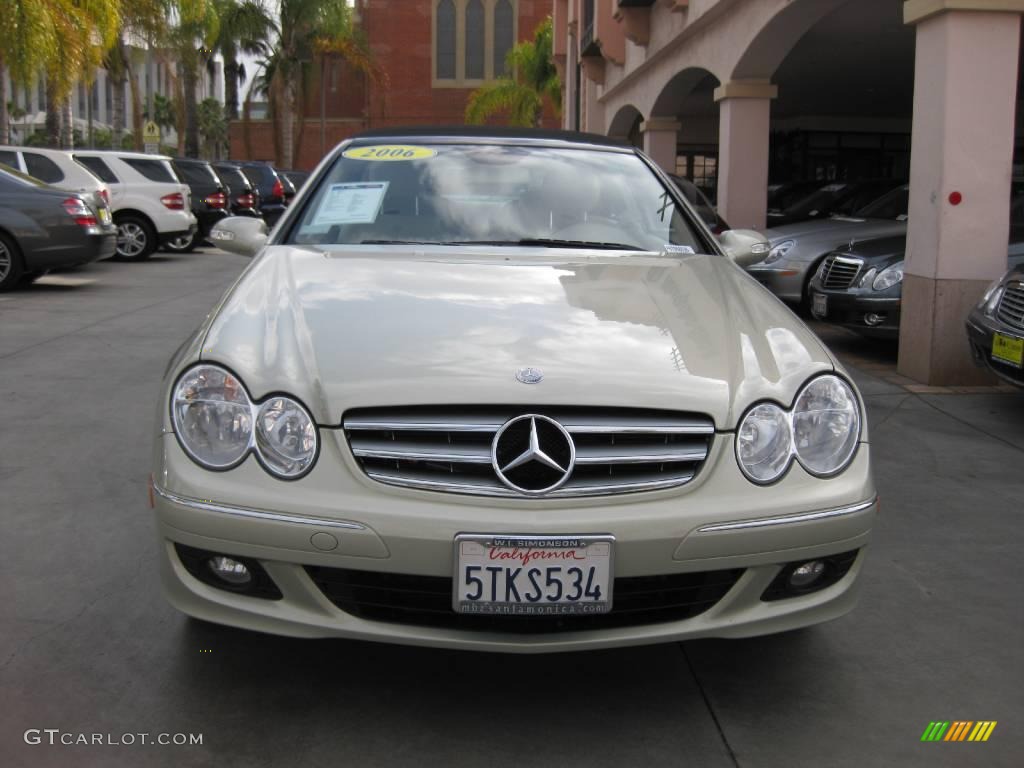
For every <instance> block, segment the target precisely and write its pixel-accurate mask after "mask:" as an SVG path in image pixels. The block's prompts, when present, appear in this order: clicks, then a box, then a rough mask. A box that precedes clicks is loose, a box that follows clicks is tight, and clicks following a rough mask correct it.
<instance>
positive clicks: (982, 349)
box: [966, 257, 1024, 387]
mask: <svg viewBox="0 0 1024 768" xmlns="http://www.w3.org/2000/svg"><path fill="white" fill-rule="evenodd" d="M1011 260H1012V257H1011ZM966 326H967V340H968V342H969V343H970V345H971V356H972V357H973V358H974V362H975V364H976V365H978V366H981V367H986V368H988V369H989V370H990V371H992V372H993V373H994V374H996V375H997V376H999V377H1000V378H1001V379H1003V380H1005V381H1008V382H1010V383H1011V384H1016V385H1017V386H1018V387H1024V257H1022V258H1020V259H1019V260H1018V263H1017V264H1016V265H1015V266H1012V267H1010V269H1009V270H1008V271H1007V272H1006V274H1005V275H1003V276H1002V277H1001V278H999V279H998V280H996V281H995V282H994V283H992V285H990V286H989V288H988V290H987V291H985V294H984V295H983V296H982V297H981V301H979V302H978V305H977V306H976V307H975V308H974V309H973V310H971V313H970V314H969V315H968V316H967V323H966Z"/></svg>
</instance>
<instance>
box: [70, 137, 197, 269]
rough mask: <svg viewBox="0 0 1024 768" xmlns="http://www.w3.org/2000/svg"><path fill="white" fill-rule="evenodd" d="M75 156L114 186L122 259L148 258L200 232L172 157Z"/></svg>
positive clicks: (113, 206)
mask: <svg viewBox="0 0 1024 768" xmlns="http://www.w3.org/2000/svg"><path fill="white" fill-rule="evenodd" d="M71 156H72V157H73V158H74V159H75V161H76V162H78V163H80V164H81V165H82V166H84V167H85V168H87V169H89V171H91V172H92V173H93V174H95V175H96V176H98V177H99V178H100V180H101V181H103V182H105V183H107V184H108V185H109V186H110V208H111V210H113V212H114V223H115V224H117V255H118V256H120V257H121V258H123V259H132V260H140V259H146V258H149V256H150V254H152V253H153V251H155V250H156V249H157V247H159V246H160V245H163V244H164V243H166V242H168V241H171V240H175V239H176V238H179V237H183V236H187V235H191V234H192V233H193V232H195V231H196V217H195V216H194V215H193V214H192V210H191V204H190V202H189V188H188V185H187V184H182V183H181V180H180V179H179V178H178V174H177V173H175V171H174V167H173V166H172V165H171V159H170V158H169V157H164V156H163V155H144V154H141V153H138V152H118V151H103V150H95V149H82V150H76V151H73V152H72V153H71Z"/></svg>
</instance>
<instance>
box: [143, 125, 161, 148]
mask: <svg viewBox="0 0 1024 768" xmlns="http://www.w3.org/2000/svg"><path fill="white" fill-rule="evenodd" d="M142 139H143V141H145V142H147V143H149V142H159V141H160V126H159V125H157V124H156V123H154V122H153V121H152V120H150V121H148V122H147V123H146V124H145V125H144V126H143V128H142Z"/></svg>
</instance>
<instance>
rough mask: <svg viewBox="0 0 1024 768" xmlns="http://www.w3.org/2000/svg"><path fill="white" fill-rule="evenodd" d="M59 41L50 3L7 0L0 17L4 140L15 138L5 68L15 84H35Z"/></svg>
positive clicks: (0, 106)
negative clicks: (11, 128)
mask: <svg viewBox="0 0 1024 768" xmlns="http://www.w3.org/2000/svg"><path fill="white" fill-rule="evenodd" d="M57 44H58V43H57V37H56V35H55V33H54V28H53V21H52V19H51V17H50V8H49V6H47V5H45V4H43V3H41V2H39V0H4V3H3V18H2V20H0V143H3V144H9V143H10V139H11V133H10V116H9V114H8V111H7V98H8V94H7V80H6V79H5V78H4V73H5V71H6V72H8V73H10V78H11V83H12V84H13V85H15V86H18V85H26V86H27V85H29V84H31V83H32V81H33V79H34V78H35V77H36V76H37V75H38V73H39V70H40V69H42V67H43V66H44V65H45V64H46V62H47V61H48V60H49V59H50V58H51V57H52V56H54V55H55V49H56V47H57Z"/></svg>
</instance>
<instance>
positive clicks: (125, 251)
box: [117, 221, 149, 259]
mask: <svg viewBox="0 0 1024 768" xmlns="http://www.w3.org/2000/svg"><path fill="white" fill-rule="evenodd" d="M148 245H149V234H148V233H147V232H146V230H145V229H143V227H142V225H141V224H139V223H138V222H135V221H125V222H122V223H120V224H118V225H117V255H118V256H121V257H123V258H125V259H138V258H141V257H142V256H143V255H144V254H145V253H146V247H147V246H148Z"/></svg>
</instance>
